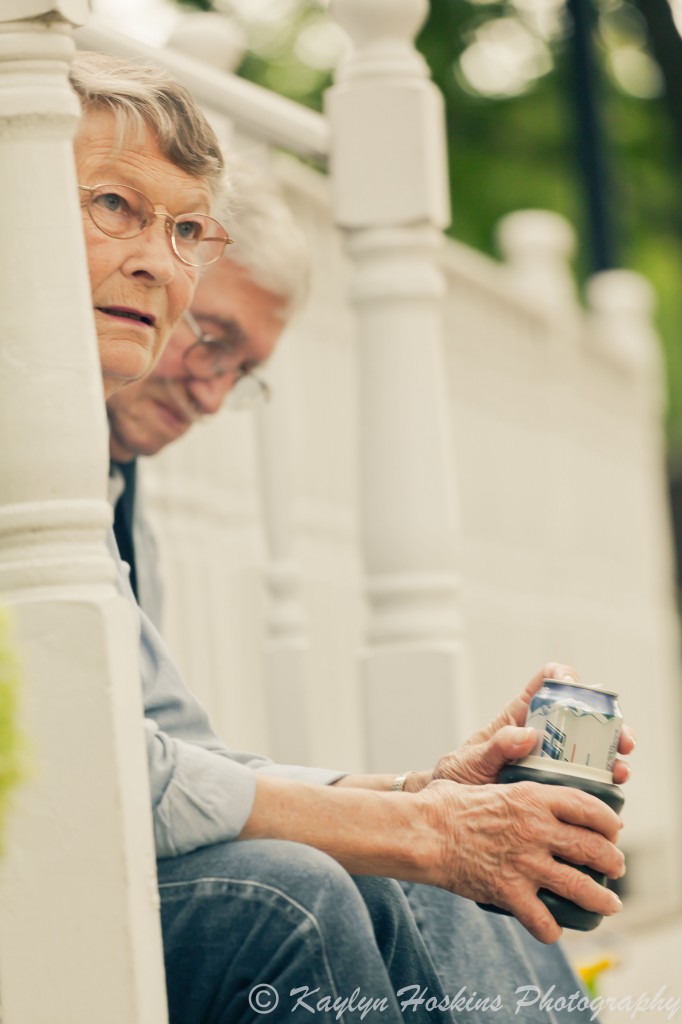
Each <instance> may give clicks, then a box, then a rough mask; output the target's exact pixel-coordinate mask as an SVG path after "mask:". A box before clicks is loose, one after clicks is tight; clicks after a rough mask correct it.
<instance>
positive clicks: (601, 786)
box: [478, 764, 625, 932]
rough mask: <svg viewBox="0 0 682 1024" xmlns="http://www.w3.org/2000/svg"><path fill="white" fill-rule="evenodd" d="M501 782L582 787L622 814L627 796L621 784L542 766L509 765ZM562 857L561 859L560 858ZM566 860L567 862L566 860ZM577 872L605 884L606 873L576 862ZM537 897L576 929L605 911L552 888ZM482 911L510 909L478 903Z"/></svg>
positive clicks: (586, 929) (587, 928) (593, 923)
mask: <svg viewBox="0 0 682 1024" xmlns="http://www.w3.org/2000/svg"><path fill="white" fill-rule="evenodd" d="M498 781H499V782H544V783H546V784H547V785H549V786H572V787H573V788H574V789H581V790H582V791H583V793H590V794H591V795H592V796H597V797H599V799H600V800H603V801H604V803H605V804H608V805H609V807H610V808H611V809H612V810H614V811H615V812H616V814H620V812H621V809H622V807H623V803H624V801H625V798H624V796H623V791H622V789H621V788H620V786H616V785H614V784H613V783H608V782H596V781H595V780H594V779H583V778H581V777H580V776H578V775H568V774H567V773H564V772H551V771H545V770H544V769H543V768H529V767H527V766H526V765H522V764H508V765H505V767H504V768H503V769H502V771H501V772H500V775H499V779H498ZM557 859H560V858H557ZM564 863H567V862H566V861H564ZM574 866H575V867H577V869H578V871H584V872H585V874H587V875H589V876H590V877H591V878H594V880H595V881H596V882H599V884H600V885H606V875H601V874H599V873H598V872H597V871H593V870H592V869H591V868H587V867H584V866H583V865H580V864H576V865H574ZM538 897H539V898H540V899H541V900H542V902H543V903H544V904H545V906H546V907H547V909H548V910H549V911H550V912H551V914H552V916H553V917H554V919H555V921H556V922H557V924H559V925H561V927H562V928H574V929H576V931H581V932H590V931H592V929H593V928H596V927H597V925H598V924H599V922H600V921H601V919H602V916H603V915H602V914H597V913H594V912H593V911H590V910H585V909H584V908H583V907H580V906H578V904H577V903H573V902H572V901H571V900H567V899H564V897H563V896H557V895H556V893H553V892H550V890H549V889H540V891H539V892H538ZM478 905H479V907H481V909H482V910H490V911H493V912H494V913H496V914H509V911H508V910H502V909H501V907H496V906H495V904H494V903H479V904H478Z"/></svg>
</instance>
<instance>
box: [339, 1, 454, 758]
mask: <svg viewBox="0 0 682 1024" xmlns="http://www.w3.org/2000/svg"><path fill="white" fill-rule="evenodd" d="M333 9H334V11H335V13H336V16H337V18H338V20H339V22H340V24H341V25H342V27H343V28H345V29H346V30H347V31H348V33H349V35H350V37H351V39H352V42H353V44H354V50H353V51H352V53H351V55H350V57H349V58H348V59H347V61H345V62H344V63H343V65H342V66H341V68H340V69H339V72H338V75H337V84H336V85H335V86H334V87H333V88H332V89H331V90H330V92H329V94H328V103H327V111H328V115H329V120H330V128H331V132H332V145H331V166H332V175H333V189H334V196H335V198H334V204H335V216H336V220H337V223H338V224H339V225H340V226H341V227H342V228H345V229H346V230H347V247H348V252H349V253H350V256H351V259H352V261H353V266H354V270H353V279H352V286H351V301H352V303H353V306H354V312H355V317H356V324H357V337H358V372H359V388H360V420H361V426H360V452H359V460H360V480H361V485H360V486H361V532H362V547H363V554H364V560H365V565H366V571H367V594H368V598H369V604H370V620H369V630H368V649H367V651H366V653H365V654H364V656H363V659H362V685H363V691H364V698H365V708H366V716H367V721H366V726H367V736H368V744H369V750H368V762H369V763H368V767H369V768H372V769H383V770H387V769H390V768H395V769H398V768H401V767H405V758H407V757H409V758H411V759H412V761H414V763H419V764H428V763H429V760H430V759H432V758H433V757H435V756H436V754H437V753H438V752H439V751H440V752H442V751H443V750H445V749H450V748H452V747H453V746H454V745H455V743H456V741H457V739H458V738H459V737H460V736H461V734H462V732H464V731H466V729H467V728H468V726H469V722H468V720H467V708H468V686H467V673H466V671H465V669H464V667H463V658H462V646H461V623H460V615H459V599H458V579H457V574H456V560H457V559H456V537H457V517H456V508H455V495H454V479H453V465H454V461H453V455H452V437H451V430H452V427H451V423H450V418H449V411H448V397H447V394H446V385H445V374H444V367H443V360H442V351H441V346H442V320H441V317H442V309H441V301H442V295H443V291H444V284H443V277H442V274H441V270H440V267H439V260H440V253H441V244H442V235H441V230H440V229H441V228H442V227H443V226H444V225H445V224H446V223H447V221H448V215H449V214H448V201H447V188H446V165H445V157H444V128H443V121H442V100H441V97H440V94H439V93H438V92H437V90H436V89H435V87H434V86H433V84H432V83H431V82H430V81H429V79H428V73H427V69H426V66H425V64H424V61H423V60H422V58H421V57H420V56H419V54H418V53H417V52H416V50H415V49H414V47H413V44H412V37H413V35H414V33H415V32H416V31H417V29H418V28H419V25H420V24H421V22H422V20H423V18H424V16H425V14H426V11H427V4H426V3H425V2H423V0H400V2H398V3H395V2H391V3H387V2H386V0H362V2H360V0H337V2H336V3H334V5H333Z"/></svg>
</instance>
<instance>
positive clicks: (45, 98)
mask: <svg viewBox="0 0 682 1024" xmlns="http://www.w3.org/2000/svg"><path fill="white" fill-rule="evenodd" d="M86 17H87V4H86V2H85V0H30V2H28V0H5V2H4V3H3V5H2V10H1V13H0V185H1V187H0V204H1V207H2V224H3V239H4V241H3V246H2V252H3V256H2V272H1V273H0V289H2V296H1V298H0V337H1V338H2V342H1V343H0V390H1V393H2V394H1V397H0V436H1V437H2V444H1V445H0V600H2V601H3V602H8V603H11V604H12V605H14V617H15V620H16V623H17V633H18V638H19V643H20V654H21V656H22V660H23V664H24V668H25V686H24V699H23V704H24V707H23V715H24V730H25V732H26V733H27V735H28V738H29V741H30V745H31V747H30V758H31V762H32V776H31V778H30V780H29V781H28V782H27V783H26V784H25V785H24V786H23V787H22V788H21V789H20V790H19V791H18V793H17V797H16V809H15V812H14V814H13V815H12V817H11V821H10V829H9V833H8V836H7V851H6V857H5V859H4V861H3V863H2V892H1V898H0V950H2V956H1V958H0V971H1V975H0V992H1V999H2V1016H3V1024H53V1022H55V1021H59V1022H64V1024H66V1022H68V1024H94V1022H95V1021H96V1022H97V1024H122V1022H123V1021H125V1024H162V1022H163V1021H165V1020H166V1019H167V1017H166V1000H165V985H164V978H163V961H162V955H161V942H160V928H159V920H158V910H157V903H158V895H157V890H156V873H155V858H154V848H153V840H152V832H151V827H150V812H149V795H148V794H149V788H148V781H147V769H146V760H145V753H144V744H143V734H142V707H141V695H140V684H139V675H138V657H137V655H138V652H137V641H136V634H135V628H134V622H133V614H132V611H131V608H130V606H129V605H128V603H127V602H126V601H125V600H124V599H123V598H120V597H119V596H118V594H117V591H116V589H115V585H114V567H113V564H112V562H111V559H110V557H109V556H108V553H107V550H106V547H105V530H106V528H107V525H108V523H109V522H110V519H111V512H110V509H109V506H108V505H107V504H106V501H105V486H106V473H107V437H106V419H105V415H104V405H103V396H102V385H101V376H100V369H99V360H98V356H97V345H96V339H95V333H94V325H93V321H92V313H91V309H92V299H91V296H90V287H89V284H88V277H87V270H86V262H85V252H84V245H83V236H82V229H81V215H80V211H79V206H78V193H77V189H76V175H75V169H74V163H73V153H72V136H73V133H74V131H75V129H76V126H77V123H78V117H79V112H80V108H79V104H78V101H77V99H76V97H75V96H74V94H73V92H72V91H71V89H70V87H69V86H68V82H67V70H68V62H69V60H70V58H71V55H72V54H73V52H74V47H73V43H72V40H71V38H70V31H71V28H72V26H73V25H74V24H78V23H80V22H83V21H84V20H85V19H86ZM21 18H24V19H25V20H23V21H22V20H19V19H21ZM13 19H15V20H13Z"/></svg>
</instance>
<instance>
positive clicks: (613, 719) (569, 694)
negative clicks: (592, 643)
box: [526, 679, 623, 772]
mask: <svg viewBox="0 0 682 1024" xmlns="http://www.w3.org/2000/svg"><path fill="white" fill-rule="evenodd" d="M526 725H531V726H532V727H533V728H534V729H535V730H536V732H537V733H538V742H537V744H536V746H535V749H534V750H533V752H532V755H531V756H534V757H540V758H548V759H549V760H550V761H554V762H555V764H556V767H559V766H561V768H562V769H563V770H566V769H567V768H568V765H576V766H580V765H585V766H587V767H588V768H591V769H597V770H598V771H607V772H611V771H612V770H613V765H614V762H615V760H616V752H617V750H618V740H619V737H620V732H621V728H622V726H623V717H622V715H621V713H620V708H619V707H618V694H616V693H613V692H612V691H610V690H600V689H598V688H597V687H595V686H586V685H584V684H583V683H567V682H563V681H561V682H560V681H559V680H558V679H545V680H544V681H543V684H542V689H541V690H538V692H537V693H536V694H535V696H534V697H533V699H532V700H531V702H530V707H529V709H528V716H527V718H526ZM547 767H548V768H549V767H550V765H549V763H547Z"/></svg>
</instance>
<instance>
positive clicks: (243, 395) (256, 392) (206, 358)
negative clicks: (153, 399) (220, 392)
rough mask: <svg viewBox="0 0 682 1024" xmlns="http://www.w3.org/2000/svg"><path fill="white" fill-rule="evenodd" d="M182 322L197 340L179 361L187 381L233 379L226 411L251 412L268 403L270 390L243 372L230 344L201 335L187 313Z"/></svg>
mask: <svg viewBox="0 0 682 1024" xmlns="http://www.w3.org/2000/svg"><path fill="white" fill-rule="evenodd" d="M185 322H186V323H187V325H188V327H189V328H190V330H191V331H192V334H193V335H194V337H195V338H196V339H197V340H196V341H195V342H194V344H193V345H190V347H189V348H188V349H186V351H185V353H184V355H183V357H182V361H183V364H184V367H185V370H186V372H187V374H188V375H189V376H190V377H193V378H194V379H195V380H213V379H214V377H233V378H234V383H233V384H232V386H231V388H230V390H229V391H228V393H227V398H226V401H225V404H226V405H227V407H228V408H229V409H253V408H256V407H257V406H259V405H263V404H264V403H265V402H267V401H268V399H269V398H270V394H271V392H270V388H269V386H268V385H267V384H266V383H265V381H264V380H263V378H262V377H259V376H258V375H257V374H256V373H254V371H253V370H245V369H244V367H243V366H242V365H240V362H239V354H238V352H235V351H234V345H233V344H231V343H230V341H229V340H227V339H226V338H225V339H223V338H211V337H210V336H209V335H207V334H204V332H203V331H202V329H201V327H200V326H199V324H198V323H197V322H196V320H195V319H194V317H193V316H192V314H191V313H190V312H189V310H187V312H186V313H185Z"/></svg>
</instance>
